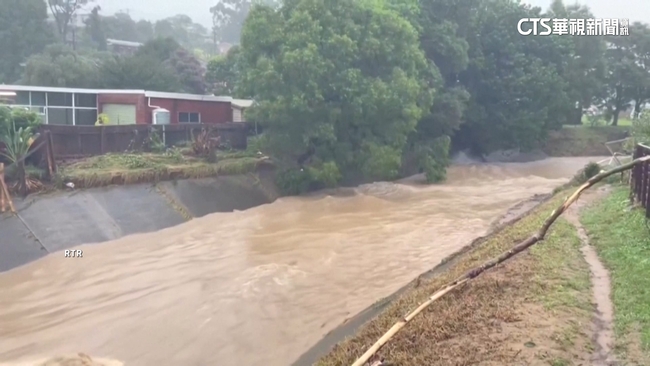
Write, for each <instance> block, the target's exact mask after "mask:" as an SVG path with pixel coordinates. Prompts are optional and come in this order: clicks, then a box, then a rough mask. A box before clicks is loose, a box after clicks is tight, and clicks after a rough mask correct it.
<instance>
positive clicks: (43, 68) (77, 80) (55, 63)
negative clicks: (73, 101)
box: [22, 44, 99, 88]
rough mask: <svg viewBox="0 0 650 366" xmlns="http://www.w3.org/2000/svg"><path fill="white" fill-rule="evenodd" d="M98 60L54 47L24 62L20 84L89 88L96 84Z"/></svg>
mask: <svg viewBox="0 0 650 366" xmlns="http://www.w3.org/2000/svg"><path fill="white" fill-rule="evenodd" d="M98 65H99V60H98V59H97V58H96V55H84V54H80V53H77V52H75V51H73V50H72V49H71V48H69V47H67V46H64V45H61V44H54V45H50V46H48V47H47V48H46V49H45V51H43V53H40V54H37V55H34V56H32V57H30V58H29V59H28V60H27V65H26V66H25V74H24V75H23V79H22V83H23V84H27V85H39V86H54V87H76V88H92V87H94V86H96V84H97V71H98V69H99V66H98Z"/></svg>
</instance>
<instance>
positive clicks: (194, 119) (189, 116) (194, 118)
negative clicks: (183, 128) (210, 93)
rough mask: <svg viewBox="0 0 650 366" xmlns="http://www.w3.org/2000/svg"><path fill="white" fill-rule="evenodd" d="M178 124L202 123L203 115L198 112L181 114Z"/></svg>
mask: <svg viewBox="0 0 650 366" xmlns="http://www.w3.org/2000/svg"><path fill="white" fill-rule="evenodd" d="M178 122H180V123H201V114H200V113H196V112H179V113H178Z"/></svg>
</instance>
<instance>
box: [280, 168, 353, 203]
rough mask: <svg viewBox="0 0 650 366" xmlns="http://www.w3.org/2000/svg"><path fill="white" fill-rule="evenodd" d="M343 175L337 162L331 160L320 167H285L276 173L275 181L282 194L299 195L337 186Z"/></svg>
mask: <svg viewBox="0 0 650 366" xmlns="http://www.w3.org/2000/svg"><path fill="white" fill-rule="evenodd" d="M341 177H342V176H341V172H340V170H339V168H338V166H337V165H336V163H334V162H332V161H330V162H326V163H324V164H322V165H320V166H319V167H307V168H292V169H285V170H283V171H281V172H279V173H278V174H277V175H276V178H275V183H276V185H277V186H278V189H279V190H280V192H281V193H282V194H284V195H297V194H302V193H307V192H312V191H316V190H319V189H323V188H332V187H336V186H337V185H338V183H339V181H340V180H341Z"/></svg>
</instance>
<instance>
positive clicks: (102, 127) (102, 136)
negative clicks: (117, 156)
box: [99, 125, 105, 155]
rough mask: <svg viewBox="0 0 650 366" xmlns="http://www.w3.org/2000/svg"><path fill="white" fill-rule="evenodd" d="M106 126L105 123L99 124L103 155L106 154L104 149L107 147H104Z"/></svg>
mask: <svg viewBox="0 0 650 366" xmlns="http://www.w3.org/2000/svg"><path fill="white" fill-rule="evenodd" d="M104 127H105V126H104V125H101V126H99V128H100V131H99V149H100V151H101V153H102V155H104V149H105V147H104Z"/></svg>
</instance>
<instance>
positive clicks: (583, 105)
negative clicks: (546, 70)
mask: <svg viewBox="0 0 650 366" xmlns="http://www.w3.org/2000/svg"><path fill="white" fill-rule="evenodd" d="M548 16H549V17H551V18H564V19H590V18H595V17H594V15H593V14H592V13H591V11H590V10H589V8H588V7H586V6H583V5H579V4H573V5H569V6H565V5H564V3H563V1H562V0H555V1H553V3H552V4H551V8H550V9H549V14H548ZM570 40H571V47H568V48H567V53H566V54H565V56H564V59H565V60H566V62H567V64H566V68H564V70H562V76H564V79H565V80H566V81H567V82H568V87H569V89H568V95H569V98H570V99H571V102H573V103H574V109H573V113H571V115H570V116H569V118H568V123H569V124H576V125H579V124H582V117H583V115H584V113H585V111H586V110H587V109H589V107H591V106H592V105H597V104H599V103H600V101H602V99H603V98H604V97H605V88H604V85H605V83H606V80H605V78H606V75H607V74H606V66H607V65H606V60H605V51H606V49H607V45H606V43H605V39H604V37H570Z"/></svg>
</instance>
